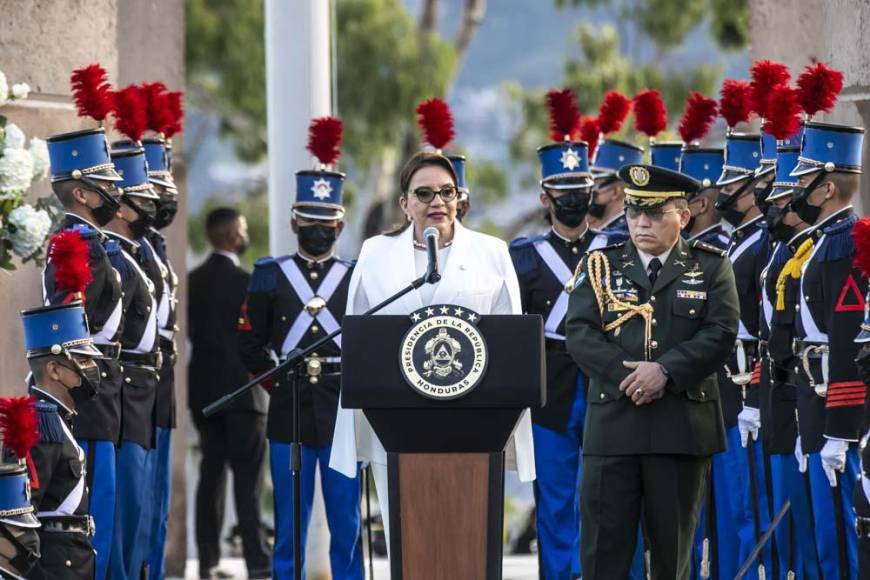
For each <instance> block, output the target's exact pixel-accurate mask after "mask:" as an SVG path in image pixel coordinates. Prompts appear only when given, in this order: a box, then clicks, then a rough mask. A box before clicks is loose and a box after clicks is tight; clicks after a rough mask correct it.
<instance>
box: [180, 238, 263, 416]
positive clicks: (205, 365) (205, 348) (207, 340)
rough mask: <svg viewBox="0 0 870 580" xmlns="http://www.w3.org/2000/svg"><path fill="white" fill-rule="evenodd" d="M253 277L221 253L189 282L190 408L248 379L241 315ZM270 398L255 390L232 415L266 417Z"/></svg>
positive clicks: (198, 408)
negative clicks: (242, 413)
mask: <svg viewBox="0 0 870 580" xmlns="http://www.w3.org/2000/svg"><path fill="white" fill-rule="evenodd" d="M250 278H251V275H250V274H248V273H247V272H245V271H244V270H242V269H241V268H239V267H238V266H236V265H235V264H233V262H232V260H230V259H229V258H228V257H226V256H223V255H221V254H212V255H211V256H209V258H208V259H207V260H206V261H205V263H203V264H202V265H201V266H199V267H198V268H196V269H195V270H193V271H192V272H191V273H190V277H189V279H188V292H189V295H188V301H187V308H188V324H189V328H190V342H191V344H192V346H193V349H192V353H191V357H190V367H189V377H188V379H189V387H188V399H187V400H188V406H189V407H190V410H191V412H193V414H194V415H196V416H200V414H201V412H202V408H203V407H205V406H206V405H208V404H209V403H211V402H213V401H214V400H215V399H217V398H219V397H221V396H222V395H225V394H227V393H229V392H231V391H233V390H235V389H237V388H238V387H240V386H242V385H243V384H245V383H246V382H248V380H249V375H248V371H247V369H246V368H245V365H244V364H242V360H241V358H240V357H239V331H238V326H239V313H240V312H241V308H242V303H243V302H244V301H245V295H246V294H247V290H248V281H249V280H250ZM266 398H267V396H266V393H265V392H264V391H263V389H262V387H259V386H257V387H254V388H253V389H252V390H250V391H248V392H247V393H245V394H244V395H243V396H241V397H240V398H238V399H237V400H236V401H234V402H233V404H232V405H230V407H229V408H228V409H229V410H232V411H250V412H255V413H262V414H265V413H266V409H267V400H266Z"/></svg>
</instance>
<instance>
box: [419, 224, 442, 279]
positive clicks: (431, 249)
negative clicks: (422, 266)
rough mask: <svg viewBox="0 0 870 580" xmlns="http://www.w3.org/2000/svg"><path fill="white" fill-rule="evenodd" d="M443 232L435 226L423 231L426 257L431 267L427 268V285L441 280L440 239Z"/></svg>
mask: <svg viewBox="0 0 870 580" xmlns="http://www.w3.org/2000/svg"><path fill="white" fill-rule="evenodd" d="M440 237H441V232H439V231H438V228H436V227H434V226H429V227H427V228H426V229H425V230H423V238H424V239H425V240H426V256H427V257H428V258H429V266H428V267H427V268H426V283H427V284H435V283H437V282H438V281H439V280H441V272H440V271H439V269H438V238H440Z"/></svg>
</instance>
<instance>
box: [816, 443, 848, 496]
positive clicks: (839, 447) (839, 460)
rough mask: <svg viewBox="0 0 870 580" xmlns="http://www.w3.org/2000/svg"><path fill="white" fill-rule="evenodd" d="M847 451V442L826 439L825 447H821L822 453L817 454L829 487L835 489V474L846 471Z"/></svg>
mask: <svg viewBox="0 0 870 580" xmlns="http://www.w3.org/2000/svg"><path fill="white" fill-rule="evenodd" d="M848 450H849V442H848V441H841V440H839V439H828V440H827V441H825V446H824V447H822V452H821V453H820V454H819V455H821V458H822V468H823V469H824V470H825V475H827V476H828V482H829V483H830V484H831V487H837V472H838V471H839V472H841V473H842V472H843V471H845V470H846V451H848Z"/></svg>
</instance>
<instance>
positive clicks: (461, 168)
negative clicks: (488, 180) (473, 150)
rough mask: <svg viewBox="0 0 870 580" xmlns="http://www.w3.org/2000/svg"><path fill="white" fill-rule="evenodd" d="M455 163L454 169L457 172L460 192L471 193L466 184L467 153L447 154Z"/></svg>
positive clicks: (452, 163)
mask: <svg viewBox="0 0 870 580" xmlns="http://www.w3.org/2000/svg"><path fill="white" fill-rule="evenodd" d="M446 157H447V159H449V160H450V164H451V165H453V171H455V172H456V187H457V189H459V192H460V193H465V194H466V195H467V194H468V193H469V191H468V186H467V185H466V184H465V155H446Z"/></svg>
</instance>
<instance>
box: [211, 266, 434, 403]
mask: <svg viewBox="0 0 870 580" xmlns="http://www.w3.org/2000/svg"><path fill="white" fill-rule="evenodd" d="M440 279H441V276H440V274H438V272H427V273H426V274H425V275H424V276H420V277H419V278H417V279H416V280H414V281H413V282H411V283H410V284H408V285H407V286H405V287H404V288H402V289H401V290H399V291H398V292H397V293H395V294H393V295H392V296H390V297H389V298H387V299H386V300H384V301H383V302H381V303H380V304H377V305H376V306H374V307H372V308H370V309H369V310H368V311H366V312H364V313H363V314H362V316H369V315H371V314H374V313H375V312H378V311H379V310H381V309H383V308H385V307H387V306H389V305H390V304H392V303H393V302H395V301H396V300H398V299H399V298H401V297H402V296H404V295H405V294H407V293H408V292H411V291H413V290H416V289H417V288H419V287H420V286H422V285H423V284H427V283H431V284H434V283H436V282H438V280H440ZM339 334H341V328H337V329H336V330H334V331H332V332H330V333H329V334H327V335H326V336H324V337H323V338H321V339H319V340H316V341H315V342H313V343H311V344H310V345H309V346H307V347H306V348H304V349H299V348H296V349H293V350H292V351H290V353H289V354H288V355H287V358H286V359H285V360H284V362H282V363H281V364H279V365H278V366H276V367H274V368H272V369H270V370H268V371H266V372H265V373H263V374H261V375H259V376H257V377H254V378H253V379H251V380H250V381H248V382H247V383H246V384H244V385H242V386H241V387H239V388H238V389H236V390H235V391H233V392H232V393H228V394H226V395H224V396H223V397H221V398H220V399H217V400H216V401H214V402H213V403H209V404H208V405H207V406H206V407H204V408H203V410H202V414H203V415H205V416H206V417H211V416H212V415H214V414H215V413H218V412H220V411H222V410H223V409H225V408H226V407H227V406H228V405H229V404H230V403H232V402H233V401H235V400H236V399H238V398H239V397H241V396H242V395H244V394H245V393H247V392H248V391H250V390H251V389H253V388H254V387H256V386H257V385H259V384H260V383H262V382H263V381H267V380H269V379H271V378H272V377H273V376H275V375H276V374H278V373H280V372H282V371H285V370H286V369H288V368H290V367H292V366H293V365H294V364H296V363H297V362H299V361H301V360H303V359H304V358H305V357H306V356H308V355H309V354H311V353H312V352H315V351H317V349H319V348H320V347H322V346H323V345H324V344H326V343H327V342H329V341H331V340H332V339H333V338H335V337H336V336H338V335H339Z"/></svg>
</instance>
